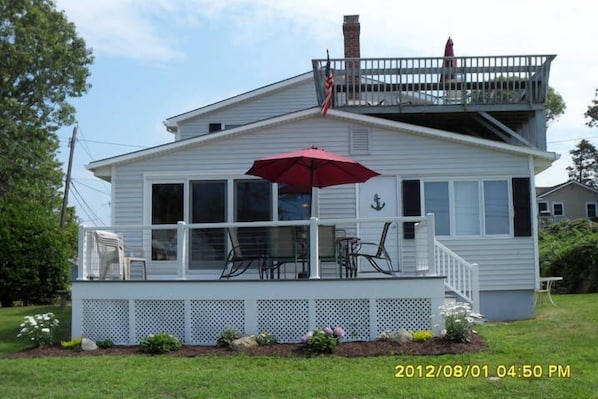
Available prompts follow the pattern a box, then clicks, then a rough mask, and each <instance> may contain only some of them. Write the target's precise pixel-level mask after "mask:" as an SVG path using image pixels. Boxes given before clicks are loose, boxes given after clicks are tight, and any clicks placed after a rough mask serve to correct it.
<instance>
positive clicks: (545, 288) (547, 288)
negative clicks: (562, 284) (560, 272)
mask: <svg viewBox="0 0 598 399" xmlns="http://www.w3.org/2000/svg"><path fill="white" fill-rule="evenodd" d="M561 280H563V278H562V277H540V289H537V290H536V292H535V294H536V295H535V298H534V299H535V301H537V299H538V297H539V296H540V295H542V294H546V296H548V300H549V301H550V303H552V306H556V304H555V303H554V301H553V300H552V295H551V294H550V292H551V290H552V284H553V283H554V282H555V281H561Z"/></svg>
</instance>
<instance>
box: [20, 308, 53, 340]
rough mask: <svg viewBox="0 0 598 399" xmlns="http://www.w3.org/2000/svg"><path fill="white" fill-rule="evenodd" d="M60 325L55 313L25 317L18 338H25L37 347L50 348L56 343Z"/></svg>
mask: <svg viewBox="0 0 598 399" xmlns="http://www.w3.org/2000/svg"><path fill="white" fill-rule="evenodd" d="M59 324H60V322H59V320H58V319H57V318H56V316H54V313H44V314H36V315H33V316H25V320H24V321H23V323H21V331H19V333H18V334H17V338H25V339H27V340H29V341H31V343H32V344H33V345H35V346H39V347H43V346H50V345H52V344H53V343H54V333H55V330H56V329H57V328H58V325H59Z"/></svg>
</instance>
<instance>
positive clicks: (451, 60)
mask: <svg viewBox="0 0 598 399" xmlns="http://www.w3.org/2000/svg"><path fill="white" fill-rule="evenodd" d="M442 67H443V68H450V70H451V72H450V73H442V74H441V75H440V81H441V82H444V81H445V80H454V79H455V73H454V72H452V71H454V70H455V68H457V60H456V59H455V52H454V50H453V40H452V39H451V37H450V36H449V38H448V40H447V41H446V44H445V45H444V61H443V62H442Z"/></svg>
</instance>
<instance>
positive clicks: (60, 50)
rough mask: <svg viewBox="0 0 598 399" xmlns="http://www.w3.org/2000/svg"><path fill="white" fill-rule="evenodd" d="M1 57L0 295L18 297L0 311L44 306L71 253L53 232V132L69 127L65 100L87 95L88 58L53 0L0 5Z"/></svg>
mask: <svg viewBox="0 0 598 399" xmlns="http://www.w3.org/2000/svg"><path fill="white" fill-rule="evenodd" d="M0 54H2V57H0V226H2V227H0V237H1V238H2V241H1V242H2V243H3V250H2V251H0V282H2V285H3V286H2V287H1V290H0V291H2V292H4V291H6V290H9V291H10V292H12V293H17V295H16V297H13V298H2V305H3V306H6V305H9V304H10V302H11V301H13V300H19V299H20V300H25V301H29V302H32V301H41V302H47V301H48V300H50V297H51V295H54V292H55V291H56V290H57V289H63V288H65V284H66V282H65V279H64V278H63V277H64V271H65V270H67V268H68V265H67V258H68V256H71V255H72V248H73V243H71V242H70V241H69V242H66V241H65V237H70V239H71V240H72V234H70V233H65V232H64V231H61V230H60V229H59V227H58V220H59V219H58V211H59V209H60V205H61V201H60V198H61V196H62V195H61V191H60V188H61V186H62V178H63V174H62V171H61V167H60V166H61V165H60V163H59V162H58V161H57V160H56V152H57V150H58V146H59V143H58V136H57V134H56V131H57V130H58V129H59V128H60V127H62V126H66V125H69V124H72V123H73V122H74V115H75V109H74V107H73V106H72V105H71V104H70V103H69V100H70V99H71V98H74V97H80V96H82V95H83V94H85V93H86V92H87V90H88V89H89V87H90V86H89V85H88V83H87V79H88V77H89V74H90V72H89V68H88V66H89V65H90V64H91V63H92V62H93V57H92V54H91V51H90V50H89V49H87V48H86V45H85V42H84V41H83V39H81V38H79V37H78V36H77V33H76V29H75V26H74V25H73V24H72V23H70V22H69V21H68V20H67V18H66V16H65V14H64V12H61V11H57V10H56V6H55V3H54V2H53V1H52V0H0ZM71 216H72V215H71ZM70 223H71V224H72V223H74V218H72V217H71V219H70ZM70 229H72V227H71V228H70ZM70 229H67V231H71V230H70ZM65 249H68V251H65ZM25 260H26V263H25ZM11 276H12V277H11ZM13 277H14V278H13ZM6 281H12V282H13V283H14V285H12V286H10V287H6V286H5V283H6Z"/></svg>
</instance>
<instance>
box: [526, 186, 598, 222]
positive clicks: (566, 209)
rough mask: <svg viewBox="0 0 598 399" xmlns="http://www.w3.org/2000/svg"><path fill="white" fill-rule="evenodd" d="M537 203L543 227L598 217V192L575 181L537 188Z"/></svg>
mask: <svg viewBox="0 0 598 399" xmlns="http://www.w3.org/2000/svg"><path fill="white" fill-rule="evenodd" d="M536 201H537V203H538V216H539V218H540V219H539V220H540V224H541V225H548V224H551V223H558V222H562V221H566V220H572V219H584V218H585V219H595V218H596V217H597V216H598V215H597V212H598V190H596V189H595V188H593V187H589V186H586V185H585V184H582V183H579V182H577V181H574V180H569V181H567V182H564V183H561V184H557V185H556V186H553V187H537V188H536Z"/></svg>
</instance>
